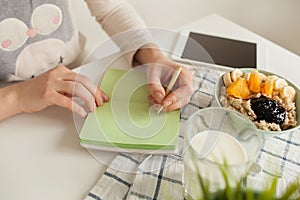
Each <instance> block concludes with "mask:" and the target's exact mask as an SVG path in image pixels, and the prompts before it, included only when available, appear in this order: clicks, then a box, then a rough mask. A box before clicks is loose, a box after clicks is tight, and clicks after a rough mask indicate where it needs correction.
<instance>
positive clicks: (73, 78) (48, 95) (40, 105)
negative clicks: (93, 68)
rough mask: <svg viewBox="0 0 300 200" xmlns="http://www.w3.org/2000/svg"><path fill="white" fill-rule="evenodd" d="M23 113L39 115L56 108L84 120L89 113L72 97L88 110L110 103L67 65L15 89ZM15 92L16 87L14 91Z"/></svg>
mask: <svg viewBox="0 0 300 200" xmlns="http://www.w3.org/2000/svg"><path fill="white" fill-rule="evenodd" d="M13 87H14V89H16V90H17V93H16V94H17V98H18V102H19V106H20V110H21V112H36V111H40V110H42V109H44V108H46V107H49V106H52V105H57V106H61V107H64V108H67V109H69V110H71V111H74V112H75V113H77V114H78V115H80V116H81V117H86V116H87V112H86V111H85V109H84V108H83V107H82V106H80V105H79V104H78V103H76V102H75V101H73V100H72V97H73V96H76V97H79V98H80V99H81V100H83V101H84V102H85V104H86V105H87V107H88V109H89V111H94V110H95V109H96V106H101V105H102V104H103V102H105V101H108V97H107V96H106V94H105V93H104V92H103V91H101V90H100V89H98V87H97V86H96V85H95V84H93V82H92V81H91V80H90V79H89V78H87V77H85V76H83V75H79V74H77V73H75V72H73V71H71V70H69V69H67V68H66V67H64V66H58V67H56V68H54V69H52V70H49V71H48V72H45V73H44V74H41V75H40V76H37V77H35V78H33V79H31V80H28V81H24V82H21V83H19V84H16V85H14V86H13ZM12 89H13V88H12Z"/></svg>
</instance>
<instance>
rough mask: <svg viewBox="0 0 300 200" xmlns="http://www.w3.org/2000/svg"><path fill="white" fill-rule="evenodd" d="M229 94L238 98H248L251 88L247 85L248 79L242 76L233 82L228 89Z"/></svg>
mask: <svg viewBox="0 0 300 200" xmlns="http://www.w3.org/2000/svg"><path fill="white" fill-rule="evenodd" d="M226 92H227V94H228V95H230V96H233V97H236V98H242V99H248V98H249V96H250V90H249V88H248V85H247V81H246V80H245V79H244V78H242V77H240V78H238V79H237V80H236V81H235V82H233V83H232V84H231V85H230V86H229V87H228V88H227V90H226Z"/></svg>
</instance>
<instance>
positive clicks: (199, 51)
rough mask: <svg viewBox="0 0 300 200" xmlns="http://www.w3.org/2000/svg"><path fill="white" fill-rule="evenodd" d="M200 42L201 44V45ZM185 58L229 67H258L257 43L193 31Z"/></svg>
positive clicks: (183, 54)
mask: <svg viewBox="0 0 300 200" xmlns="http://www.w3.org/2000/svg"><path fill="white" fill-rule="evenodd" d="M199 44H200V45H199ZM181 57H182V58H183V59H189V60H195V61H201V62H207V63H212V64H217V65H221V66H227V67H237V68H256V66H257V64H256V44H255V43H250V42H244V41H238V40H232V39H227V38H221V37H215V36H210V35H204V34H199V33H193V32H191V33H190V34H189V38H188V40H187V43H186V45H185V47H184V50H183V53H182V56H181Z"/></svg>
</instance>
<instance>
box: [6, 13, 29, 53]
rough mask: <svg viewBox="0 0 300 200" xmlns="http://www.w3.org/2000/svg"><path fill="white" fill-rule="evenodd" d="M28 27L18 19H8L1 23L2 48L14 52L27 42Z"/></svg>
mask: <svg viewBox="0 0 300 200" xmlns="http://www.w3.org/2000/svg"><path fill="white" fill-rule="evenodd" d="M27 30H28V27H27V25H26V24H25V23H24V22H22V21H21V20H19V19H17V18H8V19H4V20H3V21H1V22H0V48H1V49H2V50H4V51H14V50H16V49H18V48H20V47H21V46H23V44H24V43H25V42H26V40H27V39H28V36H27V35H26V31H27Z"/></svg>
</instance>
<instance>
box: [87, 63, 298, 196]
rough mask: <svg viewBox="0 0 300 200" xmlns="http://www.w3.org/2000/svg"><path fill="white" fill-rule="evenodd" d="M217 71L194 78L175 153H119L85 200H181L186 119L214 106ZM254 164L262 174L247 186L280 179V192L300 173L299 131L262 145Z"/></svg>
mask: <svg viewBox="0 0 300 200" xmlns="http://www.w3.org/2000/svg"><path fill="white" fill-rule="evenodd" d="M221 73H222V72H221V71H218V70H214V69H207V68H199V69H198V71H197V72H196V73H195V74H194V84H195V91H194V94H193V96H192V99H191V102H190V103H189V104H188V105H186V106H185V107H184V108H182V110H181V123H182V126H181V130H180V136H179V151H178V152H177V153H174V154H172V155H143V154H125V153H119V154H118V155H117V156H116V158H115V159H114V160H113V161H112V163H111V164H110V165H109V167H108V168H107V170H106V171H105V172H104V174H103V175H102V177H101V178H100V179H99V181H98V182H97V183H96V185H95V186H94V187H93V188H92V189H91V190H90V192H89V193H88V194H87V196H86V198H85V200H100V199H104V200H106V199H108V200H111V199H112V200H118V199H126V200H133V199H147V200H151V199H153V200H156V199H172V200H177V199H180V200H182V199H183V186H182V174H183V161H182V146H183V135H184V130H185V127H184V126H185V125H184V124H185V121H186V120H187V118H188V117H189V116H190V115H191V114H193V113H194V112H196V111H197V110H199V109H202V108H206V107H209V106H216V104H215V101H214V86H215V83H216V81H217V79H218V78H219V77H220V75H221ZM257 163H258V164H260V165H261V166H262V171H261V172H260V173H259V174H257V175H255V176H254V175H253V176H252V175H249V178H248V185H251V187H254V188H255V187H257V188H259V187H261V186H262V185H264V184H266V180H268V178H269V177H273V176H274V175H275V174H279V175H280V177H281V178H280V180H279V185H278V191H279V192H280V191H283V190H284V188H285V187H286V185H287V184H289V182H290V181H292V180H294V178H295V175H297V174H299V173H300V130H296V131H293V132H290V133H287V134H285V135H282V136H275V137H273V138H268V139H266V140H265V141H264V143H263V146H262V149H261V151H260V154H259V156H258V158H257Z"/></svg>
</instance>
